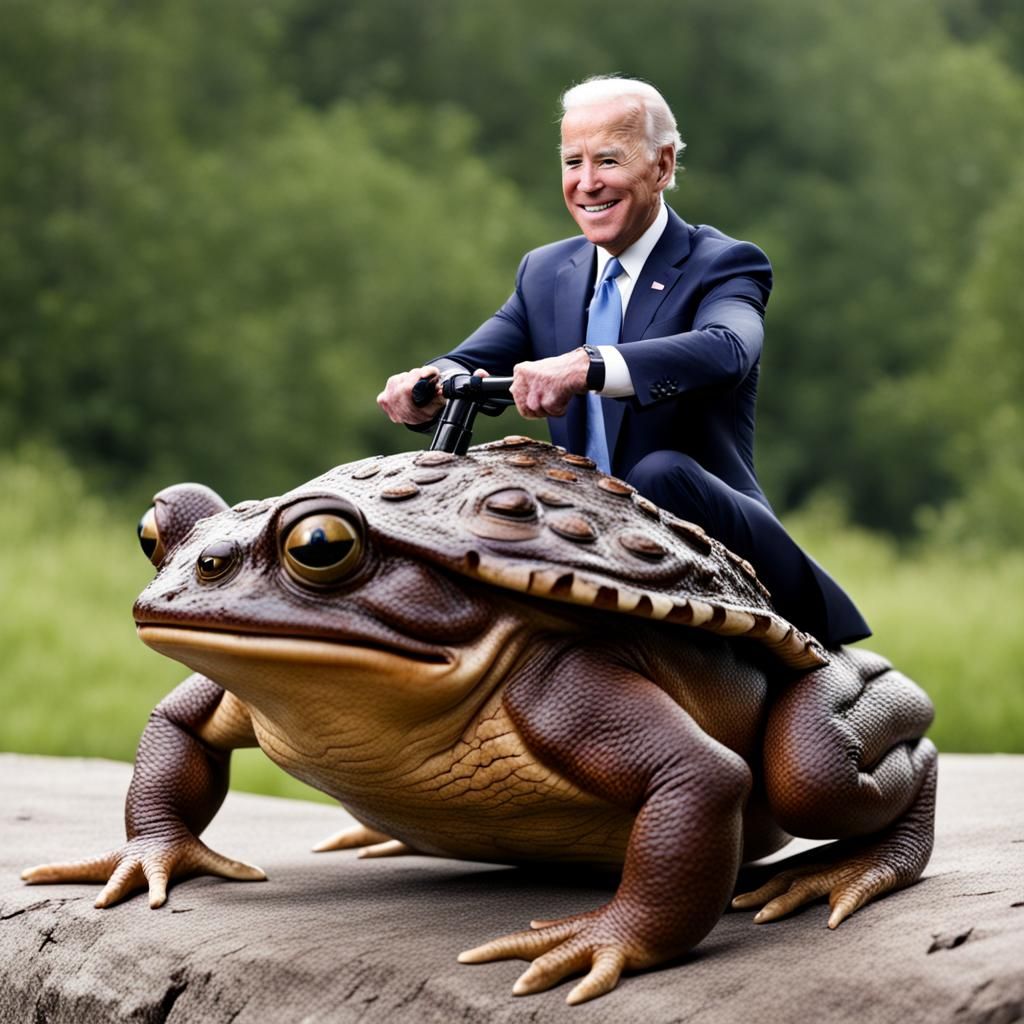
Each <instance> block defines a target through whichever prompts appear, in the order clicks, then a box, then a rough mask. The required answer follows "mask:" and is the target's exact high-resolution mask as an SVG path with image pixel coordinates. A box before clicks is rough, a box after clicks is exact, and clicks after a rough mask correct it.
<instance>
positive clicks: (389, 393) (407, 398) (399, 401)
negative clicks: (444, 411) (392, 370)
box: [377, 366, 444, 423]
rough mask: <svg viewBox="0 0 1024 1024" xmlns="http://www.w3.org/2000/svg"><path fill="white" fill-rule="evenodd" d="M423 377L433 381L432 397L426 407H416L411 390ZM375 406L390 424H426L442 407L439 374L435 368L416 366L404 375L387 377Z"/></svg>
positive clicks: (398, 374) (397, 374) (442, 400)
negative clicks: (382, 411)
mask: <svg viewBox="0 0 1024 1024" xmlns="http://www.w3.org/2000/svg"><path fill="white" fill-rule="evenodd" d="M423 377H431V378H433V381H434V390H435V393H434V397H433V399H431V401H429V402H428V403H427V404H426V405H416V403H415V402H413V400H412V389H413V386H414V385H415V384H416V382H417V381H418V380H420V379H422V378H423ZM377 404H378V405H379V406H380V407H381V409H383V410H384V412H385V413H387V416H388V418H389V419H390V420H391V422H392V423H426V422H427V421H428V420H432V419H433V418H434V417H435V416H436V415H437V414H438V412H439V411H440V409H441V406H442V405H444V399H443V398H442V397H441V374H440V372H439V371H438V369H437V367H436V366H417V367H416V368H415V369H413V370H407V371H406V372H405V373H396V374H393V375H392V376H391V377H388V382H387V384H385V385H384V390H383V391H382V392H381V393H380V394H379V395H378V396H377Z"/></svg>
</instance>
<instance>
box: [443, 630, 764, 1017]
mask: <svg viewBox="0 0 1024 1024" xmlns="http://www.w3.org/2000/svg"><path fill="white" fill-rule="evenodd" d="M505 704H506V707H507V709H508V712H509V714H510V716H511V717H512V720H513V721H514V723H515V725H516V727H517V728H518V729H519V731H520V733H521V734H522V736H523V738H524V740H525V741H526V743H527V745H528V747H529V748H530V750H531V751H532V753H533V754H534V755H535V756H536V757H537V758H538V759H539V760H541V761H542V762H544V763H545V764H546V765H548V766H549V767H550V768H553V769H554V770H556V771H558V772H560V773H561V774H562V775H564V776H565V777H566V778H568V779H569V780H571V781H572V782H573V783H575V784H576V785H577V786H579V787H580V788H581V789H583V790H585V791H587V792H589V793H592V794H594V795H596V796H599V797H601V798H602V799H604V800H607V801H609V802H610V803H613V804H616V805H618V806H620V807H624V808H627V809H628V810H630V811H631V812H634V813H635V814H636V819H635V822H634V825H633V829H632V832H631V834H630V838H629V845H628V848H627V851H626V860H625V865H624V868H623V874H622V881H621V883H620V885H619V888H618V890H617V891H616V893H615V896H614V898H613V899H612V900H611V902H609V903H608V904H606V905H605V906H603V907H601V908H599V909H597V910H595V911H592V912H590V913H587V914H581V915H579V916H576V917H572V918H567V919H565V920H562V921H554V922H535V923H534V930H532V931H526V932H520V933H517V934H515V935H508V936H505V937H504V938H500V939H495V940H494V941H493V942H489V943H487V944H485V945H483V946H479V947H477V948H476V949H473V950H469V951H467V952H465V953H463V954H462V955H461V956H460V957H459V959H460V960H461V961H462V962H463V963H479V962H483V961H486V960H497V959H507V958H511V957H518V958H520V959H526V960H532V961H533V963H532V964H531V966H530V967H529V969H528V970H527V971H526V972H525V973H524V974H523V975H522V976H521V977H520V978H519V980H518V981H517V982H516V985H515V988H514V990H513V991H514V992H515V993H516V994H518V995H526V994H529V993H532V992H539V991H542V990H544V989H547V988H550V987H551V986H552V985H555V984H556V983H557V982H559V981H560V980H561V979H562V978H564V977H566V976H567V975H570V974H573V973H577V972H580V971H587V972H588V973H587V976H586V977H585V978H584V979H583V980H582V981H581V982H580V983H579V984H577V985H576V986H575V988H573V990H572V991H571V992H570V993H569V997H568V1002H570V1003H581V1002H584V1001H585V1000H587V999H593V998H594V997H595V996H599V995H602V994H603V993H605V992H608V991H609V990H611V989H612V988H614V987H615V985H616V983H617V982H618V979H619V976H620V974H621V972H622V971H623V970H624V969H636V968H643V967H650V966H653V965H654V964H657V963H661V962H663V961H665V960H669V959H671V958H673V957H675V956H678V955H680V954H681V953H684V952H686V951H687V950H688V949H691V948H692V947H693V946H695V945H696V944H697V943H698V942H699V941H700V940H701V939H702V938H703V937H704V936H705V935H706V934H707V933H708V932H709V931H710V930H711V929H712V927H713V926H714V925H715V923H716V922H717V920H718V918H719V917H720V916H721V914H722V911H723V910H724V908H725V906H726V904H727V902H728V899H729V895H730V892H731V890H732V886H733V883H734V881H735V878H736V874H737V871H738V869H739V864H740V854H741V845H742V844H741V834H742V828H741V820H742V808H743V803H744V801H745V799H746V796H747V793H748V791H749V788H750V781H751V779H750V771H749V769H748V768H747V765H746V763H745V762H744V761H743V760H742V759H741V758H740V757H739V756H738V755H736V754H734V753H733V752H732V751H730V750H728V749H727V748H725V747H724V746H722V745H721V744H720V743H718V742H717V741H715V740H713V739H712V738H711V737H709V736H708V735H707V734H706V733H705V732H704V731H703V730H701V729H700V728H699V727H698V726H697V725H696V724H695V722H694V721H693V719H692V718H690V716H689V715H688V714H687V713H686V712H685V711H683V709H682V708H680V707H679V706H678V705H677V704H676V703H675V702H674V701H672V700H671V699H670V698H669V697H668V696H667V695H666V694H665V693H663V692H662V691H661V690H660V689H659V688H658V687H657V686H656V685H655V684H654V683H652V682H651V681H650V680H649V679H647V678H645V677H644V676H642V675H639V674H638V673H637V672H635V671H633V670H632V669H630V668H627V667H626V666H624V665H622V664H621V663H620V662H619V661H617V660H616V659H615V655H614V653H612V652H601V651H596V650H594V649H593V648H591V649H590V650H586V651H584V650H570V651H564V652H560V653H559V655H558V656H556V657H545V658H538V659H537V661H536V662H535V663H533V664H529V665H527V666H526V667H525V668H524V669H523V670H522V671H521V672H519V673H518V674H517V675H516V677H515V678H514V679H513V680H512V681H511V682H510V684H509V686H508V689H507V691H506V696H505Z"/></svg>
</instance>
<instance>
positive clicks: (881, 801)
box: [733, 649, 937, 928]
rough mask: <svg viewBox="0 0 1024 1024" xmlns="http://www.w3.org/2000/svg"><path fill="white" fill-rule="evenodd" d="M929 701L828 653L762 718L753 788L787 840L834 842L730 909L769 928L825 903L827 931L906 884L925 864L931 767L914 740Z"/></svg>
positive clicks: (860, 656)
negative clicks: (761, 783) (751, 914)
mask: <svg viewBox="0 0 1024 1024" xmlns="http://www.w3.org/2000/svg"><path fill="white" fill-rule="evenodd" d="M933 713H934V712H933V708H932V704H931V701H930V700H929V699H928V697H927V696H926V695H925V693H924V692H923V691H922V690H921V689H920V688H919V687H918V686H917V685H916V684H915V683H913V682H911V680H909V679H908V678H907V677H906V676H904V675H902V674H901V673H899V672H896V671H895V670H894V669H893V668H892V666H891V665H890V664H889V663H888V662H887V661H886V660H885V659H884V658H881V657H880V656H878V655H877V654H872V653H871V652H869V651H861V650H849V649H840V650H839V651H836V652H835V653H834V655H833V658H832V661H831V662H830V664H828V665H826V666H825V667H823V668H821V669H818V670H816V671H815V672H811V673H808V674H807V675H804V676H802V677H800V678H799V679H797V680H796V681H795V682H794V683H793V684H792V685H791V686H789V687H788V688H787V689H786V690H785V691H784V692H783V693H782V694H781V695H780V697H779V699H778V700H777V702H776V703H775V705H774V706H773V708H772V711H771V714H770V716H769V719H768V726H767V731H766V735H765V758H764V770H765V785H766V788H767V792H768V797H769V800H770V802H771V806H772V809H773V811H774V812H775V814H776V816H777V818H778V820H779V822H780V824H781V825H782V827H783V828H785V829H786V830H787V831H788V832H791V833H792V834H794V835H800V836H806V837H808V838H818V839H825V838H837V839H841V840H844V841H843V842H840V843H838V844H836V845H835V846H834V847H831V848H829V849H828V851H827V852H826V853H825V855H824V856H823V857H819V858H818V860H817V863H815V864H807V865H805V866H803V867H800V868H796V869H792V870H790V871H783V872H782V873H781V874H779V875H777V876H776V877H775V878H773V879H772V880H771V881H770V882H769V883H768V884H767V885H764V886H762V887H761V888H760V889H758V890H757V891H756V892H753V893H745V894H743V895H741V896H737V897H736V899H735V900H734V901H733V906H736V907H741V908H747V907H754V906H761V905H762V904H763V907H762V909H761V911H760V912H759V913H758V915H757V917H756V918H755V920H757V921H770V920H773V919H774V918H777V917H781V916H782V915H783V914H787V913H789V912H790V911H792V910H794V909H795V908H796V907H798V906H800V905H802V904H803V903H806V902H808V901H809V900H812V899H816V898H818V897H820V896H824V895H828V896H829V902H830V904H831V907H832V914H831V916H830V917H829V927H831V928H834V927H836V925H838V924H839V923H840V922H841V921H842V920H843V919H844V918H846V917H848V916H849V915H850V914H852V913H853V912H854V911H855V910H857V909H858V908H859V907H861V906H863V905H864V904H865V903H866V902H867V901H868V900H870V899H872V898H874V897H875V896H878V895H881V894H882V893H885V892H889V891H892V890H894V889H900V888H902V887H903V886H906V885H910V884H911V883H912V882H914V881H915V880H916V879H917V878H918V877H919V876H920V874H921V872H922V871H923V870H924V867H925V865H926V864H927V863H928V858H929V857H930V856H931V850H932V840H933V836H934V819H935V782H936V776H937V758H936V752H935V747H934V745H933V744H932V743H931V742H930V741H929V740H927V739H924V738H922V737H923V735H924V732H925V730H926V729H927V728H928V726H929V725H930V724H931V721H932V717H933Z"/></svg>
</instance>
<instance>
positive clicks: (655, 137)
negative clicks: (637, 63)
mask: <svg viewBox="0 0 1024 1024" xmlns="http://www.w3.org/2000/svg"><path fill="white" fill-rule="evenodd" d="M621 99H630V100H636V101H637V102H638V103H639V104H640V106H641V107H642V109H643V112H644V123H645V129H646V134H647V142H648V144H649V145H650V147H651V151H652V153H655V154H656V153H657V152H658V150H659V149H661V147H662V146H671V147H672V148H673V149H674V150H675V152H676V157H677V158H678V157H681V156H682V155H683V151H684V150H685V149H686V143H685V142H683V140H682V138H680V136H679V129H678V127H677V126H676V119H675V115H674V114H673V113H672V110H671V108H670V107H669V105H668V104H667V103H666V102H665V97H664V96H662V95H661V93H660V92H658V90H657V89H655V88H654V86H653V85H651V84H650V82H645V81H643V80H642V79H639V78H619V77H618V75H595V76H594V77H592V78H588V79H586V81H583V82H580V83H579V85H574V86H572V88H570V89H566V91H565V92H564V93H562V117H565V115H566V114H567V113H568V112H569V111H570V110H573V109H575V108H576V107H588V106H591V105H592V104H595V103H607V102H609V101H611V100H621ZM668 187H669V188H675V187H676V181H675V175H674V174H673V176H672V181H671V182H669V184H668Z"/></svg>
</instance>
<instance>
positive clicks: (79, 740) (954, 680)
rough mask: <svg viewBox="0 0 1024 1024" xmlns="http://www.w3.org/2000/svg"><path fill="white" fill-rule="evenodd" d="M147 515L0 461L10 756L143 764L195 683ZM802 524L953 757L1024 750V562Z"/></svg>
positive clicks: (246, 784)
mask: <svg viewBox="0 0 1024 1024" xmlns="http://www.w3.org/2000/svg"><path fill="white" fill-rule="evenodd" d="M141 511H143V510H141V509H140V510H138V512H139V513H141ZM136 516H137V513H136V512H129V511H127V510H123V509H120V508H118V507H117V506H116V505H113V504H108V503H104V502H101V501H99V500H97V499H96V498H94V497H91V496H90V495H88V494H87V492H86V490H85V489H84V487H83V485H82V483H81V481H80V479H79V478H78V476H77V474H76V473H74V472H73V471H72V470H71V469H69V467H68V466H67V465H66V464H65V463H63V462H62V461H61V460H60V459H58V458H56V457H54V456H53V455H52V454H48V453H46V452H41V451H32V452H27V453H23V454H22V455H21V456H20V457H19V458H17V459H15V458H10V457H8V458H7V459H0V538H2V542H0V543H2V549H0V550H2V558H0V609H2V615H0V651H2V652H3V654H2V656H3V665H2V668H0V708H2V714H0V749H3V750H8V751H20V752H26V753H42V754H61V755H85V756H97V757H109V758H115V759H120V760H126V761H128V760H131V759H132V757H133V755H134V751H135V744H136V742H137V740H138V736H139V734H140V732H141V731H142V728H143V726H144V725H145V722H146V717H147V715H148V714H149V711H150V710H151V708H152V707H153V705H154V704H156V703H157V701H159V700H160V698H161V697H162V696H163V695H164V694H166V693H167V692H168V691H169V690H171V689H172V688H173V687H174V686H175V685H176V684H177V683H178V682H179V681H180V680H181V679H182V678H184V676H185V675H186V674H187V673H186V670H185V669H184V668H183V667H182V666H180V665H178V664H176V663H174V662H171V661H168V660H167V659H164V658H161V657H160V656H159V655H157V654H155V653H153V652H152V651H150V650H149V649H148V648H146V647H144V646H143V645H142V644H141V643H140V642H139V640H138V639H137V638H136V636H135V629H134V626H133V623H132V618H131V604H132V601H133V600H134V598H135V595H136V594H137V593H138V592H139V591H140V590H141V589H142V587H143V586H144V585H145V583H146V582H147V580H148V579H149V578H150V576H151V574H152V569H151V567H150V566H149V563H148V562H147V561H146V559H145V558H144V557H143V555H142V553H141V552H140V550H139V547H138V543H137V541H136V538H135V521H136ZM788 525H789V526H790V528H791V529H792V530H793V532H794V534H795V535H796V536H797V537H798V538H799V539H800V540H801V542H802V543H804V544H805V545H806V546H807V548H808V549H809V550H810V551H811V552H813V553H814V555H815V556H816V557H817V558H818V559H819V561H821V562H822V563H823V564H824V565H825V566H827V567H828V569H829V570H830V571H831V572H832V573H833V575H834V576H836V578H837V579H839V580H841V581H842V583H843V585H844V586H845V587H846V588H848V589H849V591H850V592H851V593H852V594H853V595H854V596H855V598H856V600H857V602H858V603H859V605H860V606H861V608H862V610H863V611H864V613H865V614H866V615H867V617H868V618H869V620H870V621H871V623H872V625H873V626H874V628H875V636H874V637H873V638H872V639H871V640H870V641H868V642H867V644H866V645H865V646H869V647H871V648H873V649H875V650H878V651H881V652H882V653H884V654H886V655H888V656H889V657H890V658H891V659H892V660H893V661H894V662H895V663H896V665H897V666H898V667H899V668H900V669H902V670H903V671H904V672H906V673H907V674H908V675H910V676H912V677H913V678H914V679H916V680H917V681H918V682H919V683H921V685H922V686H924V688H925V689H926V690H927V691H928V692H929V693H930V694H931V696H932V698H933V700H934V701H935V704H936V708H937V717H936V722H935V725H934V727H933V729H932V736H933V737H934V738H935V740H936V742H937V743H938V745H939V747H940V749H942V750H947V751H1004V752H1015V753H1024V685H1022V678H1024V670H1022V665H1024V631H1022V630H1021V629H1020V622H1021V620H1022V617H1024V553H1022V552H1015V553H1010V554H1008V555H1006V556H1005V557H1002V558H1000V559H995V558H990V559H988V560H979V559H978V557H977V556H974V557H968V556H967V555H965V554H962V553H960V552H957V551H939V550H924V551H921V552H918V553H915V554H907V553H900V552H899V551H898V550H897V549H896V548H895V547H894V546H893V545H892V544H891V543H889V542H887V541H885V540H883V539H881V538H879V537H877V536H873V535H870V534H867V533H864V532H862V531H858V530H854V529H851V528H849V527H848V526H845V525H844V524H843V523H842V521H841V517H839V516H838V515H836V514H835V512H834V511H833V510H831V509H830V508H829V507H828V506H818V507H817V508H815V509H812V510H809V511H807V512H806V513H804V514H803V515H801V516H798V517H793V518H791V519H790V520H789V522H788ZM232 785H233V786H235V787H237V788H240V789H246V790H251V791H255V792H263V793H272V794H276V795H283V796H301V797H308V798H313V799H315V798H318V794H316V793H315V792H314V791H313V790H311V789H310V788H309V787H307V786H305V785H303V784H302V783H299V782H297V781H296V780H294V779H291V778H290V777H288V776H287V775H285V774H284V773H283V772H281V771H280V770H279V769H278V768H276V767H275V766H274V765H273V764H271V762H270V761H268V760H267V759H266V758H265V757H264V756H263V755H262V754H261V753H260V752H259V751H241V752H239V753H238V754H236V755H235V758H234V760H233V766H232Z"/></svg>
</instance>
